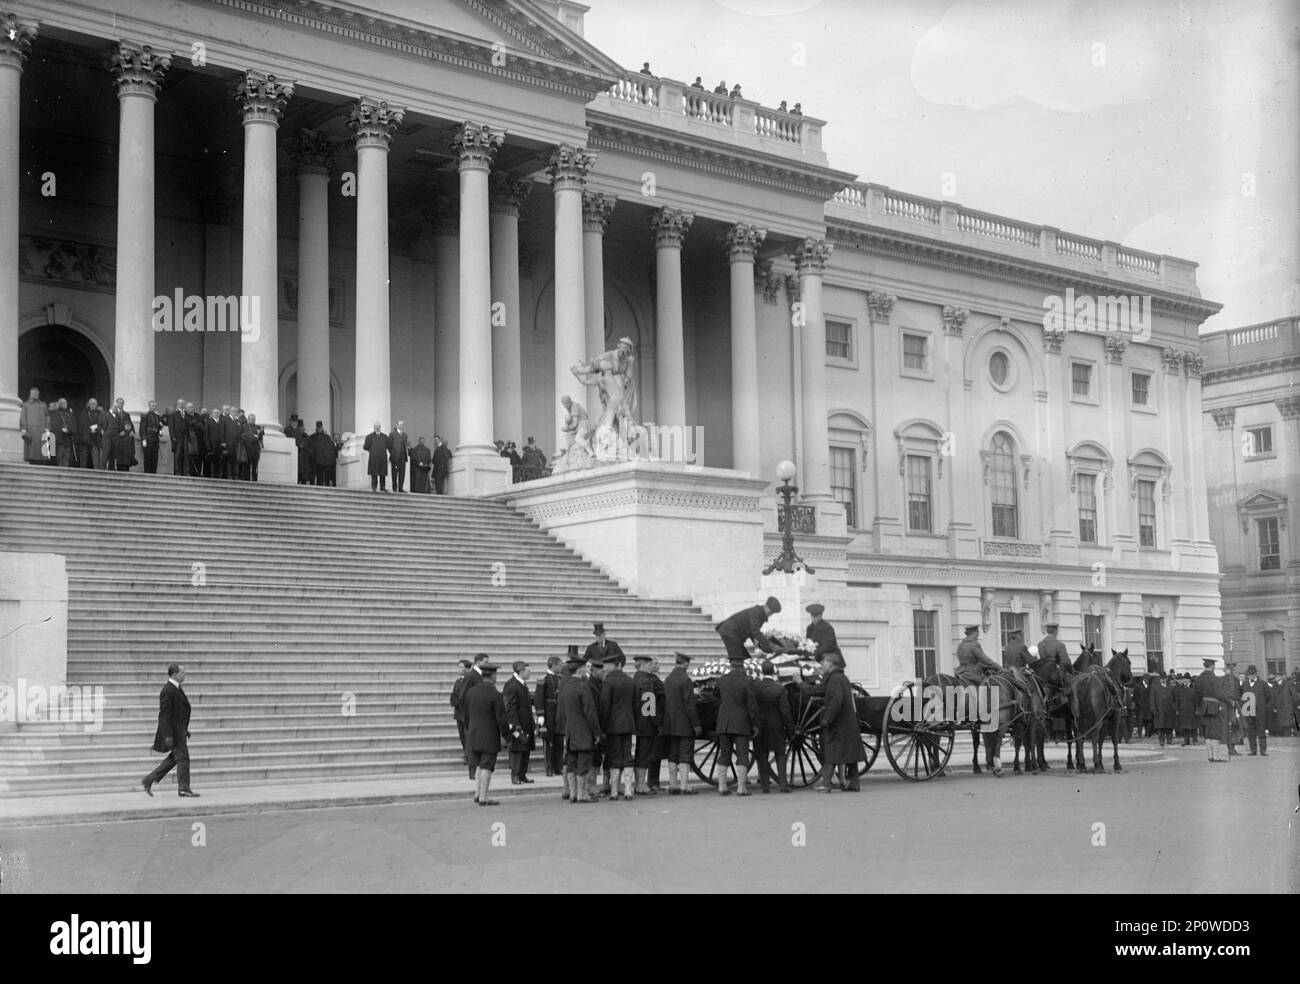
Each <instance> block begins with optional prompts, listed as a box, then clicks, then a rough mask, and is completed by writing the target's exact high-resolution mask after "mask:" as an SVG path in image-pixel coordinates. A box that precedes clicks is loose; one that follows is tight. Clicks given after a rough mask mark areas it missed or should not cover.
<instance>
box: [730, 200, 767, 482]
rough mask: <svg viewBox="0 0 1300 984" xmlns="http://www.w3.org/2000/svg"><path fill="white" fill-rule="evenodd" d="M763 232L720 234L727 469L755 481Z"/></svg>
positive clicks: (746, 228)
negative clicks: (757, 288) (725, 300)
mask: <svg viewBox="0 0 1300 984" xmlns="http://www.w3.org/2000/svg"><path fill="white" fill-rule="evenodd" d="M766 238H767V230H765V229H759V228H758V227H757V226H752V225H747V224H745V223H743V222H742V223H739V224H738V225H735V226H732V227H731V228H730V229H728V230H727V231H726V232H725V233H723V234H722V236H721V240H722V244H723V245H724V246H726V247H727V255H728V257H729V258H730V260H731V467H732V468H734V469H736V470H737V471H743V472H749V474H750V475H752V476H753V477H754V478H758V477H759V471H760V470H761V467H762V462H761V461H760V459H759V442H758V438H759V419H758V327H757V323H756V319H757V315H756V313H755V311H754V257H755V256H756V255H757V253H758V248H759V247H760V246H761V245H762V244H763V240H764V239H766Z"/></svg>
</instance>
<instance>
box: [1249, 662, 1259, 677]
mask: <svg viewBox="0 0 1300 984" xmlns="http://www.w3.org/2000/svg"><path fill="white" fill-rule="evenodd" d="M1246 676H1259V670H1257V669H1255V664H1254V663H1251V664H1250V665H1249V666H1247V667H1246Z"/></svg>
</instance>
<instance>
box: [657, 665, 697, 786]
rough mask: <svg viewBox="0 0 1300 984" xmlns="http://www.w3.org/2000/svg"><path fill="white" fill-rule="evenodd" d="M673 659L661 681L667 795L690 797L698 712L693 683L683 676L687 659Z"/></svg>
mask: <svg viewBox="0 0 1300 984" xmlns="http://www.w3.org/2000/svg"><path fill="white" fill-rule="evenodd" d="M673 655H674V658H675V663H674V666H673V670H672V672H671V673H669V674H668V678H667V679H666V680H664V723H663V733H664V736H665V738H666V739H667V755H668V793H669V795H671V796H677V795H683V796H694V795H695V794H696V792H697V790H694V789H691V786H690V778H691V763H692V762H694V761H695V739H696V738H698V737H699V734H700V712H699V711H698V710H697V709H696V707H695V683H694V681H693V680H691V675H690V673H688V672H687V667H688V666H690V663H691V658H690V657H689V656H687V655H686V654H685V653H674V654H673ZM674 779H676V783H674V782H673V780H674Z"/></svg>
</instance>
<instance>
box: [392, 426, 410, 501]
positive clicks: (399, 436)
mask: <svg viewBox="0 0 1300 984" xmlns="http://www.w3.org/2000/svg"><path fill="white" fill-rule="evenodd" d="M410 454H411V439H410V438H409V437H408V436H407V434H406V421H404V420H399V421H398V422H397V426H396V427H394V428H393V429H392V431H391V432H390V433H389V435H388V462H389V465H390V466H391V467H392V472H393V491H394V492H405V491H406V459H407V458H409V457H410Z"/></svg>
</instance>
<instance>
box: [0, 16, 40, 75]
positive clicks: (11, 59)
mask: <svg viewBox="0 0 1300 984" xmlns="http://www.w3.org/2000/svg"><path fill="white" fill-rule="evenodd" d="M39 31H40V28H39V27H38V26H37V24H36V23H35V22H34V21H27V20H19V19H18V15H17V14H14V13H11V12H9V11H6V12H5V13H3V14H0V67H6V68H18V69H21V68H22V67H23V62H25V61H26V60H27V55H28V54H29V53H30V52H31V50H32V42H33V41H35V40H36V35H37V34H38V33H39Z"/></svg>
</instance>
